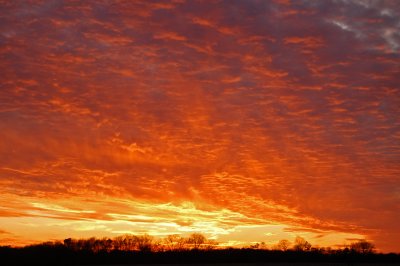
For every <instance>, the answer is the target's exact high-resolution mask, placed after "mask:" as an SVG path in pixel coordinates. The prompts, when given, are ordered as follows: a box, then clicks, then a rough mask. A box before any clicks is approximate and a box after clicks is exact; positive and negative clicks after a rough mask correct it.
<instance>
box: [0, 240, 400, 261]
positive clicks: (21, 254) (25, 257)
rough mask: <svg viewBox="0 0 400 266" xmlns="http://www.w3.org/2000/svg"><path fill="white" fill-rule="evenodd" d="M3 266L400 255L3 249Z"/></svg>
mask: <svg viewBox="0 0 400 266" xmlns="http://www.w3.org/2000/svg"><path fill="white" fill-rule="evenodd" d="M0 264H1V265H2V266H8V265H10V266H11V265H60V266H83V265H92V266H101V265H102V266H117V265H119V266H123V265H125V266H128V265H130V266H145V265H146V266H149V265H151V266H181V265H193V266H228V265H229V266H292V265H304V266H305V265H315V266H348V265H349V266H350V265H351V266H355V265H362V266H372V265H374V266H381V265H382V266H383V265H385V266H386V265H400V255H399V254H394V253H391V254H379V253H367V254H363V253H355V252H351V251H344V250H341V251H335V252H330V253H327V252H321V251H318V250H315V251H306V252H305V251H290V250H288V251H274V250H255V249H220V250H186V251H166V252H151V251H148V252H143V251H142V252H141V251H116V250H114V251H110V252H92V251H88V250H80V251H77V250H71V249H69V248H67V247H65V246H61V245H60V246H31V247H24V248H10V247H3V248H0Z"/></svg>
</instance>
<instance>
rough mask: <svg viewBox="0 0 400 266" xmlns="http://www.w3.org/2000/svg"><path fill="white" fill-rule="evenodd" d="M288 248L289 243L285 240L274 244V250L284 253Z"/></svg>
mask: <svg viewBox="0 0 400 266" xmlns="http://www.w3.org/2000/svg"><path fill="white" fill-rule="evenodd" d="M289 247H290V241H289V240H286V239H282V240H280V241H279V242H278V244H276V249H278V250H282V251H286V250H288V249H289Z"/></svg>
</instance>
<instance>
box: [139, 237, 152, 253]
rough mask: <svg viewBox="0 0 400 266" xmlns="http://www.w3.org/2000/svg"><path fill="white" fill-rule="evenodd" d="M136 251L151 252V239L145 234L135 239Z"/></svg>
mask: <svg viewBox="0 0 400 266" xmlns="http://www.w3.org/2000/svg"><path fill="white" fill-rule="evenodd" d="M136 243H137V249H138V250H140V251H146V252H148V251H151V250H152V243H153V237H152V236H149V235H147V234H144V235H142V236H138V237H136Z"/></svg>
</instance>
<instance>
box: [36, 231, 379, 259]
mask: <svg viewBox="0 0 400 266" xmlns="http://www.w3.org/2000/svg"><path fill="white" fill-rule="evenodd" d="M36 245H42V246H50V247H51V246H63V247H66V248H67V249H70V250H73V251H90V252H93V253H98V252H111V251H140V252H165V251H188V250H212V249H221V248H229V247H225V246H220V245H219V243H218V242H216V241H215V240H212V239H207V238H206V237H205V236H204V235H203V234H200V233H193V234H191V235H189V236H188V237H183V236H181V235H168V236H166V237H164V238H158V239H156V238H155V237H153V236H150V235H148V234H144V235H132V234H125V235H121V236H117V237H114V238H107V237H103V238H96V237H91V238H87V239H73V238H67V239H64V241H62V242H61V241H54V242H44V243H41V244H36ZM33 246H35V245H33ZM243 248H244V249H258V250H278V251H283V252H285V251H298V252H308V251H318V252H322V253H331V252H337V251H338V250H339V251H344V252H353V253H360V254H370V253H374V252H375V251H376V249H375V245H374V244H373V243H372V242H369V241H367V240H358V241H355V242H353V243H351V244H349V245H347V246H344V247H343V248H342V249H332V248H330V247H328V248H325V247H313V246H312V244H311V243H309V242H308V241H307V240H306V239H304V238H302V237H299V236H298V237H296V238H295V240H294V242H293V243H292V242H291V241H289V240H286V239H283V240H280V241H279V242H278V243H276V244H275V245H266V244H265V242H260V243H255V244H252V245H249V246H244V247H243Z"/></svg>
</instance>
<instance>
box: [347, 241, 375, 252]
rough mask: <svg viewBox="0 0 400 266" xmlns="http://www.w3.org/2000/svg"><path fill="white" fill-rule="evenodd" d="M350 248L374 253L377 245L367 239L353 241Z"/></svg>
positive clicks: (355, 250)
mask: <svg viewBox="0 0 400 266" xmlns="http://www.w3.org/2000/svg"><path fill="white" fill-rule="evenodd" d="M350 249H351V250H352V251H354V252H358V253H363V254H367V253H373V252H374V251H375V245H374V244H373V243H371V242H368V241H366V240H359V241H357V242H354V243H351V244H350Z"/></svg>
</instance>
